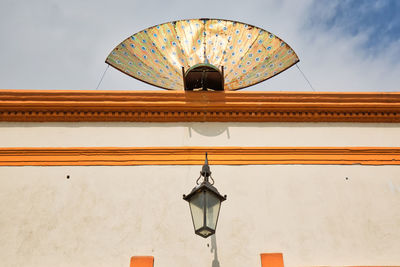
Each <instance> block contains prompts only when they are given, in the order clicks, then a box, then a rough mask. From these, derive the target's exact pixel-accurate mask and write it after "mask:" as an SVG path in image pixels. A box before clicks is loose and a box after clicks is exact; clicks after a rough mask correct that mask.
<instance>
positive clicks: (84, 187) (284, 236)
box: [0, 165, 400, 267]
mask: <svg viewBox="0 0 400 267" xmlns="http://www.w3.org/2000/svg"><path fill="white" fill-rule="evenodd" d="M199 170H200V166H136V167H118V166H117V167H1V168H0V188H1V190H0V259H1V262H2V263H1V266H128V265H129V259H130V257H131V256H133V255H154V256H155V266H156V267H171V266H176V267H186V266H192V267H205V266H209V267H242V266H260V257H259V254H260V253H262V252H283V253H284V260H285V265H286V266H311V265H336V266H337V265H399V262H400V254H399V253H398V252H399V251H400V242H399V240H400V231H399V225H400V167H397V166H298V165H290V166H278V165H276V166H211V170H212V171H213V176H214V178H215V180H216V186H217V187H218V189H219V190H220V192H221V193H223V194H227V195H228V200H227V201H226V202H224V203H223V205H222V209H221V214H220V220H219V223H218V228H217V235H216V238H208V239H203V238H201V237H198V236H196V235H195V234H194V232H193V229H192V223H191V219H190V213H189V209H188V206H187V203H186V202H185V201H184V200H182V194H183V193H188V192H189V191H190V190H191V188H192V187H193V185H194V182H195V179H196V178H197V177H198V172H199ZM67 175H69V179H67V178H66V176H67Z"/></svg>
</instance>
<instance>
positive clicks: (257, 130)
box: [0, 122, 400, 147]
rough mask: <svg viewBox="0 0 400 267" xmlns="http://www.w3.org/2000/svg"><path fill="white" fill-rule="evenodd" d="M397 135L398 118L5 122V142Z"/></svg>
mask: <svg viewBox="0 0 400 267" xmlns="http://www.w3.org/2000/svg"><path fill="white" fill-rule="evenodd" d="M398 136H400V127H399V124H393V123H392V124H389V123H388V124H385V123H381V124H374V123H234V122H230V123H217V122H216V123H4V122H3V123H0V147H71V146H72V147H87V146H89V147H92V146H122V147H127V146H140V147H146V146H147V147H148V146H150V147H151V146H272V147H277V146H278V147H279V146H283V147H285V146H286V147H287V146H289V147H290V146H306V147H307V146H322V147H326V146H395V147H396V146H397V147H400V139H399V138H398Z"/></svg>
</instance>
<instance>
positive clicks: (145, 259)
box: [129, 256, 154, 267]
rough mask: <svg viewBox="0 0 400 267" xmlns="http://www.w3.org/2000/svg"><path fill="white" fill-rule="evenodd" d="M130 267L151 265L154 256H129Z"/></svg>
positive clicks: (150, 266)
mask: <svg viewBox="0 0 400 267" xmlns="http://www.w3.org/2000/svg"><path fill="white" fill-rule="evenodd" d="M129 266H130V267H153V266H154V257H153V256H133V257H132V258H131V264H130V265H129Z"/></svg>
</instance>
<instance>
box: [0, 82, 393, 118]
mask: <svg viewBox="0 0 400 267" xmlns="http://www.w3.org/2000/svg"><path fill="white" fill-rule="evenodd" d="M0 121H13V122H18V121H21V122H53V121H57V122H92V121H100V122H101V121H131V122H230V121H234V122H400V93H316V92H309V93H304V92H303V93H299V92H295V93H293V92H245V91H238V92H185V91H179V92H178V91H177V92H175V91H73V90H70V91H51V90H0Z"/></svg>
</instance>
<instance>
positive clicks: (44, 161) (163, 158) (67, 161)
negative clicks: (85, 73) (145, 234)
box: [0, 147, 400, 166]
mask: <svg viewBox="0 0 400 267" xmlns="http://www.w3.org/2000/svg"><path fill="white" fill-rule="evenodd" d="M205 152H208V153H209V161H210V164H212V165H273V164H305V165H320V164H328V165H351V164H361V165H400V148H382V147H343V148H333V147H314V148H312V147H311V148H307V147H293V148H279V147H252V148H248V147H246V148H244V147H158V148H149V147H135V148H118V147H103V148H99V147H78V148H0V166H125V165H202V164H203V162H204V154H205Z"/></svg>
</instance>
